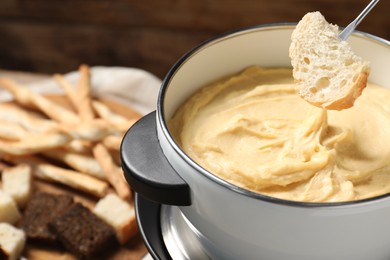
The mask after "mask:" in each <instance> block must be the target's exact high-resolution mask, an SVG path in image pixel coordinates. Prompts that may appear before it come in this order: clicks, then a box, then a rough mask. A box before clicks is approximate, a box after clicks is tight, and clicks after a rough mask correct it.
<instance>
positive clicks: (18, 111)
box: [0, 103, 57, 133]
mask: <svg viewBox="0 0 390 260" xmlns="http://www.w3.org/2000/svg"><path fill="white" fill-rule="evenodd" d="M0 120H4V121H8V122H12V123H15V124H19V125H20V126H22V127H23V128H25V129H26V130H27V131H29V132H33V133H39V132H46V131H49V130H51V129H54V128H55V127H56V126H57V123H56V122H54V121H52V120H48V119H44V118H40V117H38V116H36V114H34V113H30V112H27V111H26V110H24V109H22V108H21V107H19V106H17V105H14V104H6V103H0Z"/></svg>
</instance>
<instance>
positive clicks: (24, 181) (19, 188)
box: [2, 164, 32, 208]
mask: <svg viewBox="0 0 390 260" xmlns="http://www.w3.org/2000/svg"><path fill="white" fill-rule="evenodd" d="M2 181H3V191H4V192H5V193H8V194H9V195H10V196H11V197H12V198H13V199H14V201H15V202H16V204H17V205H18V207H19V208H24V207H25V205H26V203H27V201H28V200H29V199H30V196H31V190H32V174H31V167H30V166H28V165H27V164H20V165H18V166H15V167H10V168H6V169H4V171H3V173H2Z"/></svg>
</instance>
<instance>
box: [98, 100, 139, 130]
mask: <svg viewBox="0 0 390 260" xmlns="http://www.w3.org/2000/svg"><path fill="white" fill-rule="evenodd" d="M92 106H93V108H94V110H95V111H96V113H97V114H98V115H99V117H101V118H103V119H104V120H106V121H107V122H109V123H110V124H111V125H112V126H114V127H115V128H116V129H118V130H119V131H122V132H125V131H127V130H128V129H129V128H130V126H132V125H133V124H134V123H135V122H136V121H137V120H138V118H136V119H127V118H126V117H123V116H122V115H119V114H117V113H115V112H113V111H112V110H111V109H110V108H109V107H108V106H106V105H105V104H104V103H102V102H100V101H97V100H93V101H92Z"/></svg>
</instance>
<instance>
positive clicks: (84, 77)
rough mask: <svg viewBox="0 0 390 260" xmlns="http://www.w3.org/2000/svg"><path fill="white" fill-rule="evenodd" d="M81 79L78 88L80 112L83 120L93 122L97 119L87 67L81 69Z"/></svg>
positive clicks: (83, 66)
mask: <svg viewBox="0 0 390 260" xmlns="http://www.w3.org/2000/svg"><path fill="white" fill-rule="evenodd" d="M79 74H80V79H79V83H78V86H77V99H78V102H77V104H78V106H77V108H78V112H79V114H80V117H81V119H83V120H91V119H93V118H94V117H95V114H94V112H93V109H92V100H91V99H92V87H91V75H90V71H89V67H88V66H87V65H81V66H80V68H79Z"/></svg>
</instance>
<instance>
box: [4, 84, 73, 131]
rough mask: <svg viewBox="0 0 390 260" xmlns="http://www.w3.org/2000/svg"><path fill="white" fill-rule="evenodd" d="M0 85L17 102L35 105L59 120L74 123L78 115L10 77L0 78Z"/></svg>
mask: <svg viewBox="0 0 390 260" xmlns="http://www.w3.org/2000/svg"><path fill="white" fill-rule="evenodd" d="M0 87H2V88H4V89H6V90H8V91H10V92H11V93H12V95H13V96H14V98H15V99H16V101H17V102H19V103H20V104H22V105H26V106H31V105H32V106H35V107H37V108H38V109H39V110H41V111H42V112H43V113H45V114H46V115H47V116H48V117H50V118H52V119H54V120H56V121H58V122H61V123H73V124H76V123H78V122H79V121H80V119H79V117H78V116H77V115H76V114H75V113H73V112H71V111H70V110H68V109H66V108H64V107H62V106H60V105H57V104H56V103H54V102H52V101H51V100H49V99H47V98H45V97H44V96H42V95H39V94H37V93H35V92H33V91H31V90H30V89H28V88H27V87H22V86H20V85H18V84H17V83H15V82H14V81H12V80H10V79H4V78H0Z"/></svg>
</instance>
